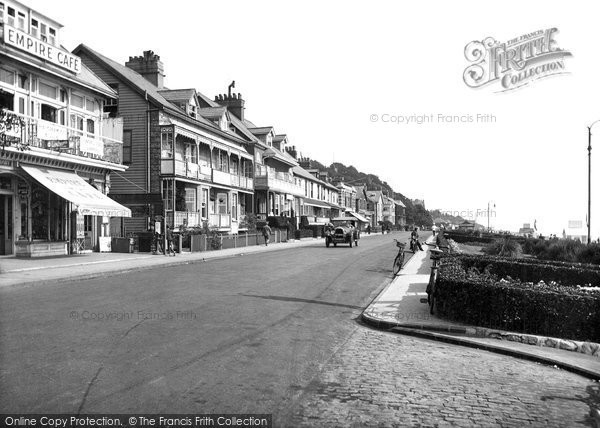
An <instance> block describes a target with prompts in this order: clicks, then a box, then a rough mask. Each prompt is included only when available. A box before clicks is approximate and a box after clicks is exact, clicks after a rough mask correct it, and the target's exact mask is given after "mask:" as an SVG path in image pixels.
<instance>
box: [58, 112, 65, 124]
mask: <svg viewBox="0 0 600 428" xmlns="http://www.w3.org/2000/svg"><path fill="white" fill-rule="evenodd" d="M59 116H60V124H61V125H63V126H65V125H66V124H67V123H66V122H67V119H66V117H67V114H66V113H65V111H64V110H61V111H60V115H59Z"/></svg>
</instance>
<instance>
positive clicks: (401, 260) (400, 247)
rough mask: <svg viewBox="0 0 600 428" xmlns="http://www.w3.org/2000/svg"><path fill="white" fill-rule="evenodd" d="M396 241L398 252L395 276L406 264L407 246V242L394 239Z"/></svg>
mask: <svg viewBox="0 0 600 428" xmlns="http://www.w3.org/2000/svg"><path fill="white" fill-rule="evenodd" d="M394 241H395V242H396V247H398V254H396V258H395V259H394V266H393V268H392V271H393V272H394V276H398V274H399V273H400V269H402V265H404V248H405V247H406V242H400V241H398V240H397V239H394Z"/></svg>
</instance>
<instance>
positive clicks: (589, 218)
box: [587, 119, 600, 245]
mask: <svg viewBox="0 0 600 428" xmlns="http://www.w3.org/2000/svg"><path fill="white" fill-rule="evenodd" d="M598 122H600V119H598V120H597V121H595V122H594V123H592V124H591V125H590V126H588V148H587V150H588V215H587V230H588V235H587V242H588V245H589V244H590V243H591V242H592V229H591V224H592V127H593V126H594V125H595V124H597V123H598Z"/></svg>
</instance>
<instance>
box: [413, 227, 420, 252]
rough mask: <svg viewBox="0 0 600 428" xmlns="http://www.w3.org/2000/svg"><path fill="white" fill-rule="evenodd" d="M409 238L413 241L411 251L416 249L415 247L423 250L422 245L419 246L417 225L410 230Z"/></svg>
mask: <svg viewBox="0 0 600 428" xmlns="http://www.w3.org/2000/svg"><path fill="white" fill-rule="evenodd" d="M410 239H412V240H413V241H414V244H413V251H416V248H415V247H418V248H419V250H420V251H423V247H422V246H421V241H419V228H418V227H415V230H413V231H412V232H411V234H410Z"/></svg>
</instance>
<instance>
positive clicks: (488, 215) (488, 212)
mask: <svg viewBox="0 0 600 428" xmlns="http://www.w3.org/2000/svg"><path fill="white" fill-rule="evenodd" d="M490 202H491V203H493V204H494V208H496V203H495V202H494V201H488V209H487V221H488V227H487V231H488V233H490Z"/></svg>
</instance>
